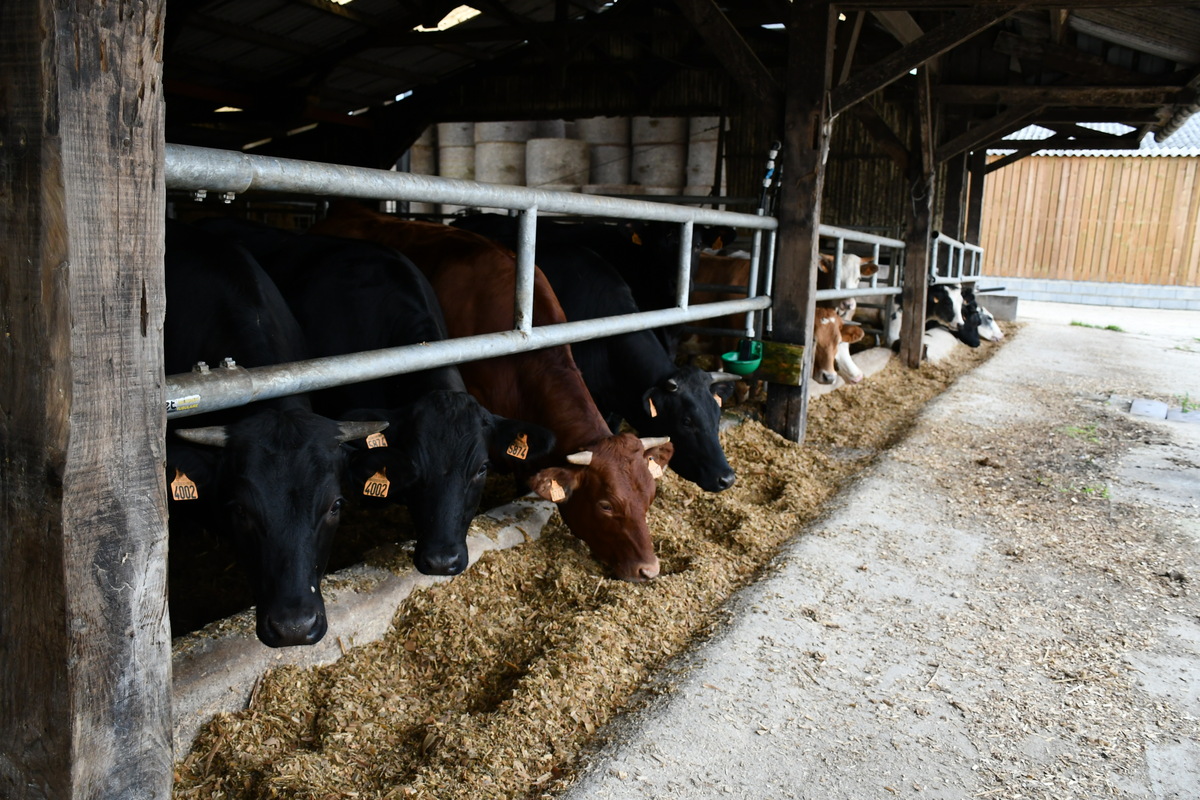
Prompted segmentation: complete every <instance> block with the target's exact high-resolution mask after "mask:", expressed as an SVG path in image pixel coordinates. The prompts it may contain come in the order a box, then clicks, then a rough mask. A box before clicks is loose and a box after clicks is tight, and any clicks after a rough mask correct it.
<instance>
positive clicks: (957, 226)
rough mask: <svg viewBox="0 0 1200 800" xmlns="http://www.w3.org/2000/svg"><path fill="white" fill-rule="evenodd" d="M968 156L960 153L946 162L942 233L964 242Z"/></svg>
mask: <svg viewBox="0 0 1200 800" xmlns="http://www.w3.org/2000/svg"><path fill="white" fill-rule="evenodd" d="M966 206H967V154H966V153H959V154H958V155H956V156H954V157H953V158H951V159H950V160H948V161H947V162H946V186H945V189H944V190H943V192H942V224H941V231H942V233H944V234H946V235H947V236H949V237H950V238H951V239H957V240H958V241H960V242H961V241H962V238H963V223H964V222H965V221H966V218H967V207H966Z"/></svg>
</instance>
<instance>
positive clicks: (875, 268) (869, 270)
mask: <svg viewBox="0 0 1200 800" xmlns="http://www.w3.org/2000/svg"><path fill="white" fill-rule="evenodd" d="M876 272H879V265H878V264H876V263H875V262H874V261H873V260H872V261H864V262H862V263H861V264H859V265H858V274H859V275H860V276H862V277H864V278H869V277H871V276H872V275H874V274H875V273H876Z"/></svg>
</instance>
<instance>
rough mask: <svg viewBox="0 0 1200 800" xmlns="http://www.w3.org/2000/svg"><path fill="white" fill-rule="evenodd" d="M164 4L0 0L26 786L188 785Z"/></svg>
mask: <svg viewBox="0 0 1200 800" xmlns="http://www.w3.org/2000/svg"><path fill="white" fill-rule="evenodd" d="M164 4H165V3H164V0H124V1H123V2H119V3H72V2H59V1H57V0H4V2H3V3H2V4H0V76H2V77H0V82H2V83H3V91H0V103H3V105H4V107H3V109H2V113H0V229H2V230H3V231H4V234H3V236H2V237H0V331H2V334H0V376H3V377H2V378H0V797H4V798H7V799H9V800H28V799H32V798H38V799H39V800H41V799H42V798H54V800H59V799H63V798H89V799H90V798H96V800H99V799H100V798H138V799H139V800H141V799H142V798H149V799H150V800H158V799H159V798H162V799H164V800H165V798H168V797H169V796H170V790H171V766H172V764H171V724H170V723H171V719H170V644H171V642H170V627H169V621H168V618H167V601H166V499H167V498H166V488H165V485H164V479H163V456H164V452H163V436H164V430H165V418H164V411H163V404H162V380H163V367H162V324H163V302H164V301H163V267H162V264H163V249H162V248H163V244H162V237H163V216H164V208H165V192H164V188H163V99H162V64H161V55H162V54H161V36H162V25H163V7H164Z"/></svg>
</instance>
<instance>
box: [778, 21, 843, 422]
mask: <svg viewBox="0 0 1200 800" xmlns="http://www.w3.org/2000/svg"><path fill="white" fill-rule="evenodd" d="M836 20H837V15H836V14H835V13H834V12H833V9H832V7H831V4H830V3H817V2H805V3H794V4H793V5H792V9H791V15H790V18H789V19H788V25H787V35H788V67H787V81H786V87H787V88H786V99H785V101H784V137H783V150H782V159H781V172H782V178H781V180H780V186H779V191H780V195H779V233H778V251H777V253H778V255H777V256H776V265H777V266H776V277H775V296H774V298H773V308H774V320H775V325H774V334H773V336H774V338H775V339H776V340H778V341H781V342H786V343H789V344H801V345H804V367H803V370H802V373H803V374H802V376H801V380H800V385H799V386H787V385H784V384H778V383H772V384H770V386H769V387H768V389H767V407H766V418H767V424H768V425H769V426H770V428H771V429H772V430H774V431H775V432H776V433H779V434H780V435H782V436H784V437H786V438H788V439H790V440H792V441H794V442H799V441H803V440H804V432H805V428H806V427H807V425H808V383H809V379H810V377H811V375H812V363H813V359H812V339H813V317H814V311H815V308H816V292H817V270H816V266H817V246H818V244H819V242H820V236H819V235H818V228H819V226H820V224H821V196H822V194H823V193H824V188H825V156H826V155H827V153H828V152H829V126H830V120H829V119H828V117H827V115H826V103H825V98H826V93H827V92H828V91H829V85H830V81H831V76H832V74H833V43H834V32H835V26H836Z"/></svg>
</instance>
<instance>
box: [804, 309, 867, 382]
mask: <svg viewBox="0 0 1200 800" xmlns="http://www.w3.org/2000/svg"><path fill="white" fill-rule="evenodd" d="M861 338H863V329H862V328H861V327H859V326H858V325H848V324H846V321H845V320H844V319H842V318H841V316H840V315H839V314H838V312H837V309H833V308H818V309H816V312H815V316H814V317H813V368H812V374H813V380H815V381H816V382H817V383H824V384H831V383H833V382H834V381H836V380H837V376H838V363H837V360H838V356H839V352H840V351H842V350H845V353H846V355H847V357H848V356H849V346H850V345H851V344H853V343H854V342H857V341H858V340H859V339H861ZM851 363H853V362H851ZM861 376H862V373H861V372H860V373H859V378H858V380H862V377H861ZM850 382H851V383H858V381H856V380H850Z"/></svg>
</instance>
